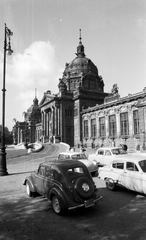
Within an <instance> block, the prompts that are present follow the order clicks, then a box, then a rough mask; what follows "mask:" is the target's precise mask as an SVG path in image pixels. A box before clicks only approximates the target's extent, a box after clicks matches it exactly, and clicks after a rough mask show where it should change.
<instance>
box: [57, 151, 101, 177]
mask: <svg viewBox="0 0 146 240" xmlns="http://www.w3.org/2000/svg"><path fill="white" fill-rule="evenodd" d="M58 160H62V161H64V160H77V161H80V162H82V163H84V164H85V165H86V167H87V168H88V170H89V172H90V173H91V174H92V175H95V174H96V173H97V172H98V163H97V162H96V161H94V160H89V159H88V158H87V157H86V155H85V153H83V152H81V153H80V152H74V151H73V152H72V151H69V152H61V153H59V154H58Z"/></svg>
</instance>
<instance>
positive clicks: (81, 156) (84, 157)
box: [71, 154, 86, 159]
mask: <svg viewBox="0 0 146 240" xmlns="http://www.w3.org/2000/svg"><path fill="white" fill-rule="evenodd" d="M71 159H86V155H85V154H75V155H72V156H71Z"/></svg>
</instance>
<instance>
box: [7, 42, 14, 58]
mask: <svg viewBox="0 0 146 240" xmlns="http://www.w3.org/2000/svg"><path fill="white" fill-rule="evenodd" d="M7 52H8V55H12V53H13V50H12V49H11V44H10V41H9V44H8V48H7Z"/></svg>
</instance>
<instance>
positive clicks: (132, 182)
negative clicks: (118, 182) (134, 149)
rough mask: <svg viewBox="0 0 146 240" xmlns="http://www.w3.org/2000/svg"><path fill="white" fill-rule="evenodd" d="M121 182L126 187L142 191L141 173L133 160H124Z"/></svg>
mask: <svg viewBox="0 0 146 240" xmlns="http://www.w3.org/2000/svg"><path fill="white" fill-rule="evenodd" d="M122 183H123V186H125V187H126V188H127V189H130V190H133V191H136V192H142V173H141V171H139V169H138V167H137V165H136V164H135V163H134V162H131V161H129V162H128V161H126V162H125V169H124V174H123V178H122Z"/></svg>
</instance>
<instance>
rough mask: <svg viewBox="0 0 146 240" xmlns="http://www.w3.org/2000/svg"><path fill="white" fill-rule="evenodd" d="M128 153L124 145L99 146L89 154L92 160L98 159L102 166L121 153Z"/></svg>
mask: <svg viewBox="0 0 146 240" xmlns="http://www.w3.org/2000/svg"><path fill="white" fill-rule="evenodd" d="M123 154H124V155H125V154H127V152H126V151H124V150H123V148H122V147H102V148H98V149H97V151H96V152H95V153H93V154H89V156H88V159H89V160H91V161H93V160H94V161H96V162H97V163H98V164H99V165H101V166H106V165H108V164H110V163H111V161H112V160H113V159H114V158H115V157H117V156H120V155H123Z"/></svg>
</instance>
